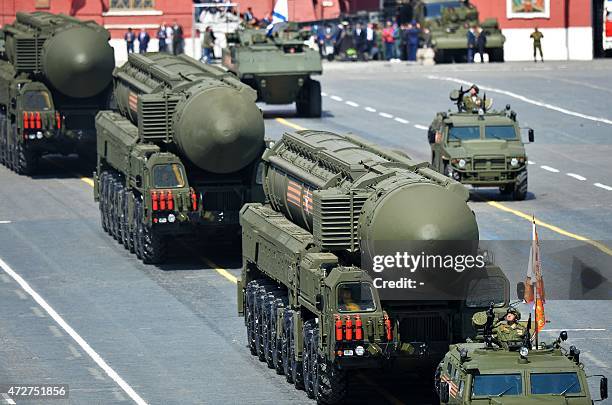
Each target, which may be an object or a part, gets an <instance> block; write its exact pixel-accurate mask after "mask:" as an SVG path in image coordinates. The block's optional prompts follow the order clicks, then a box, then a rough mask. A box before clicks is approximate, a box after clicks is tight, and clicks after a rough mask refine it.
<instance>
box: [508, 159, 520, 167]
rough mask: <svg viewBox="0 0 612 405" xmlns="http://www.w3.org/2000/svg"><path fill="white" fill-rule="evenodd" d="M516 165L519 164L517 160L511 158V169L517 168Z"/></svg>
mask: <svg viewBox="0 0 612 405" xmlns="http://www.w3.org/2000/svg"><path fill="white" fill-rule="evenodd" d="M518 164H519V161H518V159H517V158H512V159H511V160H510V166H512V167H517V166H518Z"/></svg>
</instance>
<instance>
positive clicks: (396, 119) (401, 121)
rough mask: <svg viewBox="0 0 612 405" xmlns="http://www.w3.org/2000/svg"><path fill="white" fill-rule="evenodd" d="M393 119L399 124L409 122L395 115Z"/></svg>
mask: <svg viewBox="0 0 612 405" xmlns="http://www.w3.org/2000/svg"><path fill="white" fill-rule="evenodd" d="M393 119H394V120H395V121H397V122H399V123H400V124H410V121H408V120H405V119H403V118H400V117H395V118H393Z"/></svg>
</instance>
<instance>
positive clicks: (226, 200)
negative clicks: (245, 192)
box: [202, 191, 244, 211]
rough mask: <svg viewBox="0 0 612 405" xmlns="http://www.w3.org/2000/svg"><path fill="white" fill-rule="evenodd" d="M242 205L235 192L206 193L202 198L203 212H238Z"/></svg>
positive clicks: (239, 197)
mask: <svg viewBox="0 0 612 405" xmlns="http://www.w3.org/2000/svg"><path fill="white" fill-rule="evenodd" d="M243 203H244V201H243V199H242V196H240V195H239V194H238V193H236V192H235V191H207V192H205V193H204V194H203V196H202V209H203V210H204V211H238V210H240V208H241V207H242V204H243Z"/></svg>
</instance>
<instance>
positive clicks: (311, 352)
mask: <svg viewBox="0 0 612 405" xmlns="http://www.w3.org/2000/svg"><path fill="white" fill-rule="evenodd" d="M315 329H317V325H316V323H315V321H314V320H310V321H306V322H304V329H303V338H304V351H303V352H302V375H303V376H304V391H306V395H307V396H308V398H314V397H315V391H316V389H315V381H316V380H317V377H316V374H317V363H318V361H317V339H318V337H316V338H315ZM317 333H318V330H317Z"/></svg>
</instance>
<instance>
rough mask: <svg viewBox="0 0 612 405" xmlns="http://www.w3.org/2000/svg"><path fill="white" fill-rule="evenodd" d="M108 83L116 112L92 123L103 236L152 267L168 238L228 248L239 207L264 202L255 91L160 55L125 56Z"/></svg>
mask: <svg viewBox="0 0 612 405" xmlns="http://www.w3.org/2000/svg"><path fill="white" fill-rule="evenodd" d="M113 77H114V94H115V99H116V102H117V106H118V112H113V111H101V112H100V113H99V114H98V115H97V116H96V130H97V134H98V142H97V145H98V149H97V151H98V162H97V170H96V173H95V174H94V185H95V187H94V197H95V199H96V201H99V205H100V215H101V218H102V227H103V228H104V230H105V231H107V232H108V233H109V234H110V235H112V236H113V237H114V238H115V239H116V240H117V241H118V242H119V243H121V244H123V245H124V247H125V248H126V249H129V250H130V251H131V252H135V253H136V255H137V256H138V257H139V258H140V259H142V260H143V262H145V263H160V262H162V261H163V260H164V259H165V254H166V246H167V244H168V243H169V242H168V241H169V239H170V237H172V236H176V235H184V234H193V233H196V232H198V233H201V234H203V235H207V236H209V237H211V236H216V238H215V239H217V238H224V239H231V238H237V237H238V236H239V228H238V212H239V210H240V208H241V207H242V205H243V204H244V203H245V202H252V201H263V198H264V197H263V191H262V188H261V171H259V172H258V167H259V166H258V165H259V163H260V157H261V154H262V153H263V150H264V148H265V144H264V123H263V117H262V114H261V111H260V110H259V108H257V105H256V104H255V98H256V94H255V91H254V90H252V89H251V88H250V87H248V86H246V85H244V84H242V83H240V81H239V80H238V79H236V77H235V76H234V75H232V74H231V73H227V72H225V71H223V70H222V69H220V68H218V67H213V66H210V65H204V64H202V63H200V62H197V61H195V60H194V59H191V58H189V57H187V56H185V55H182V56H172V55H169V54H166V53H149V54H146V55H138V54H130V55H129V57H128V61H127V62H126V63H125V64H124V65H123V66H121V67H119V68H117V69H115V71H114V73H113Z"/></svg>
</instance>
